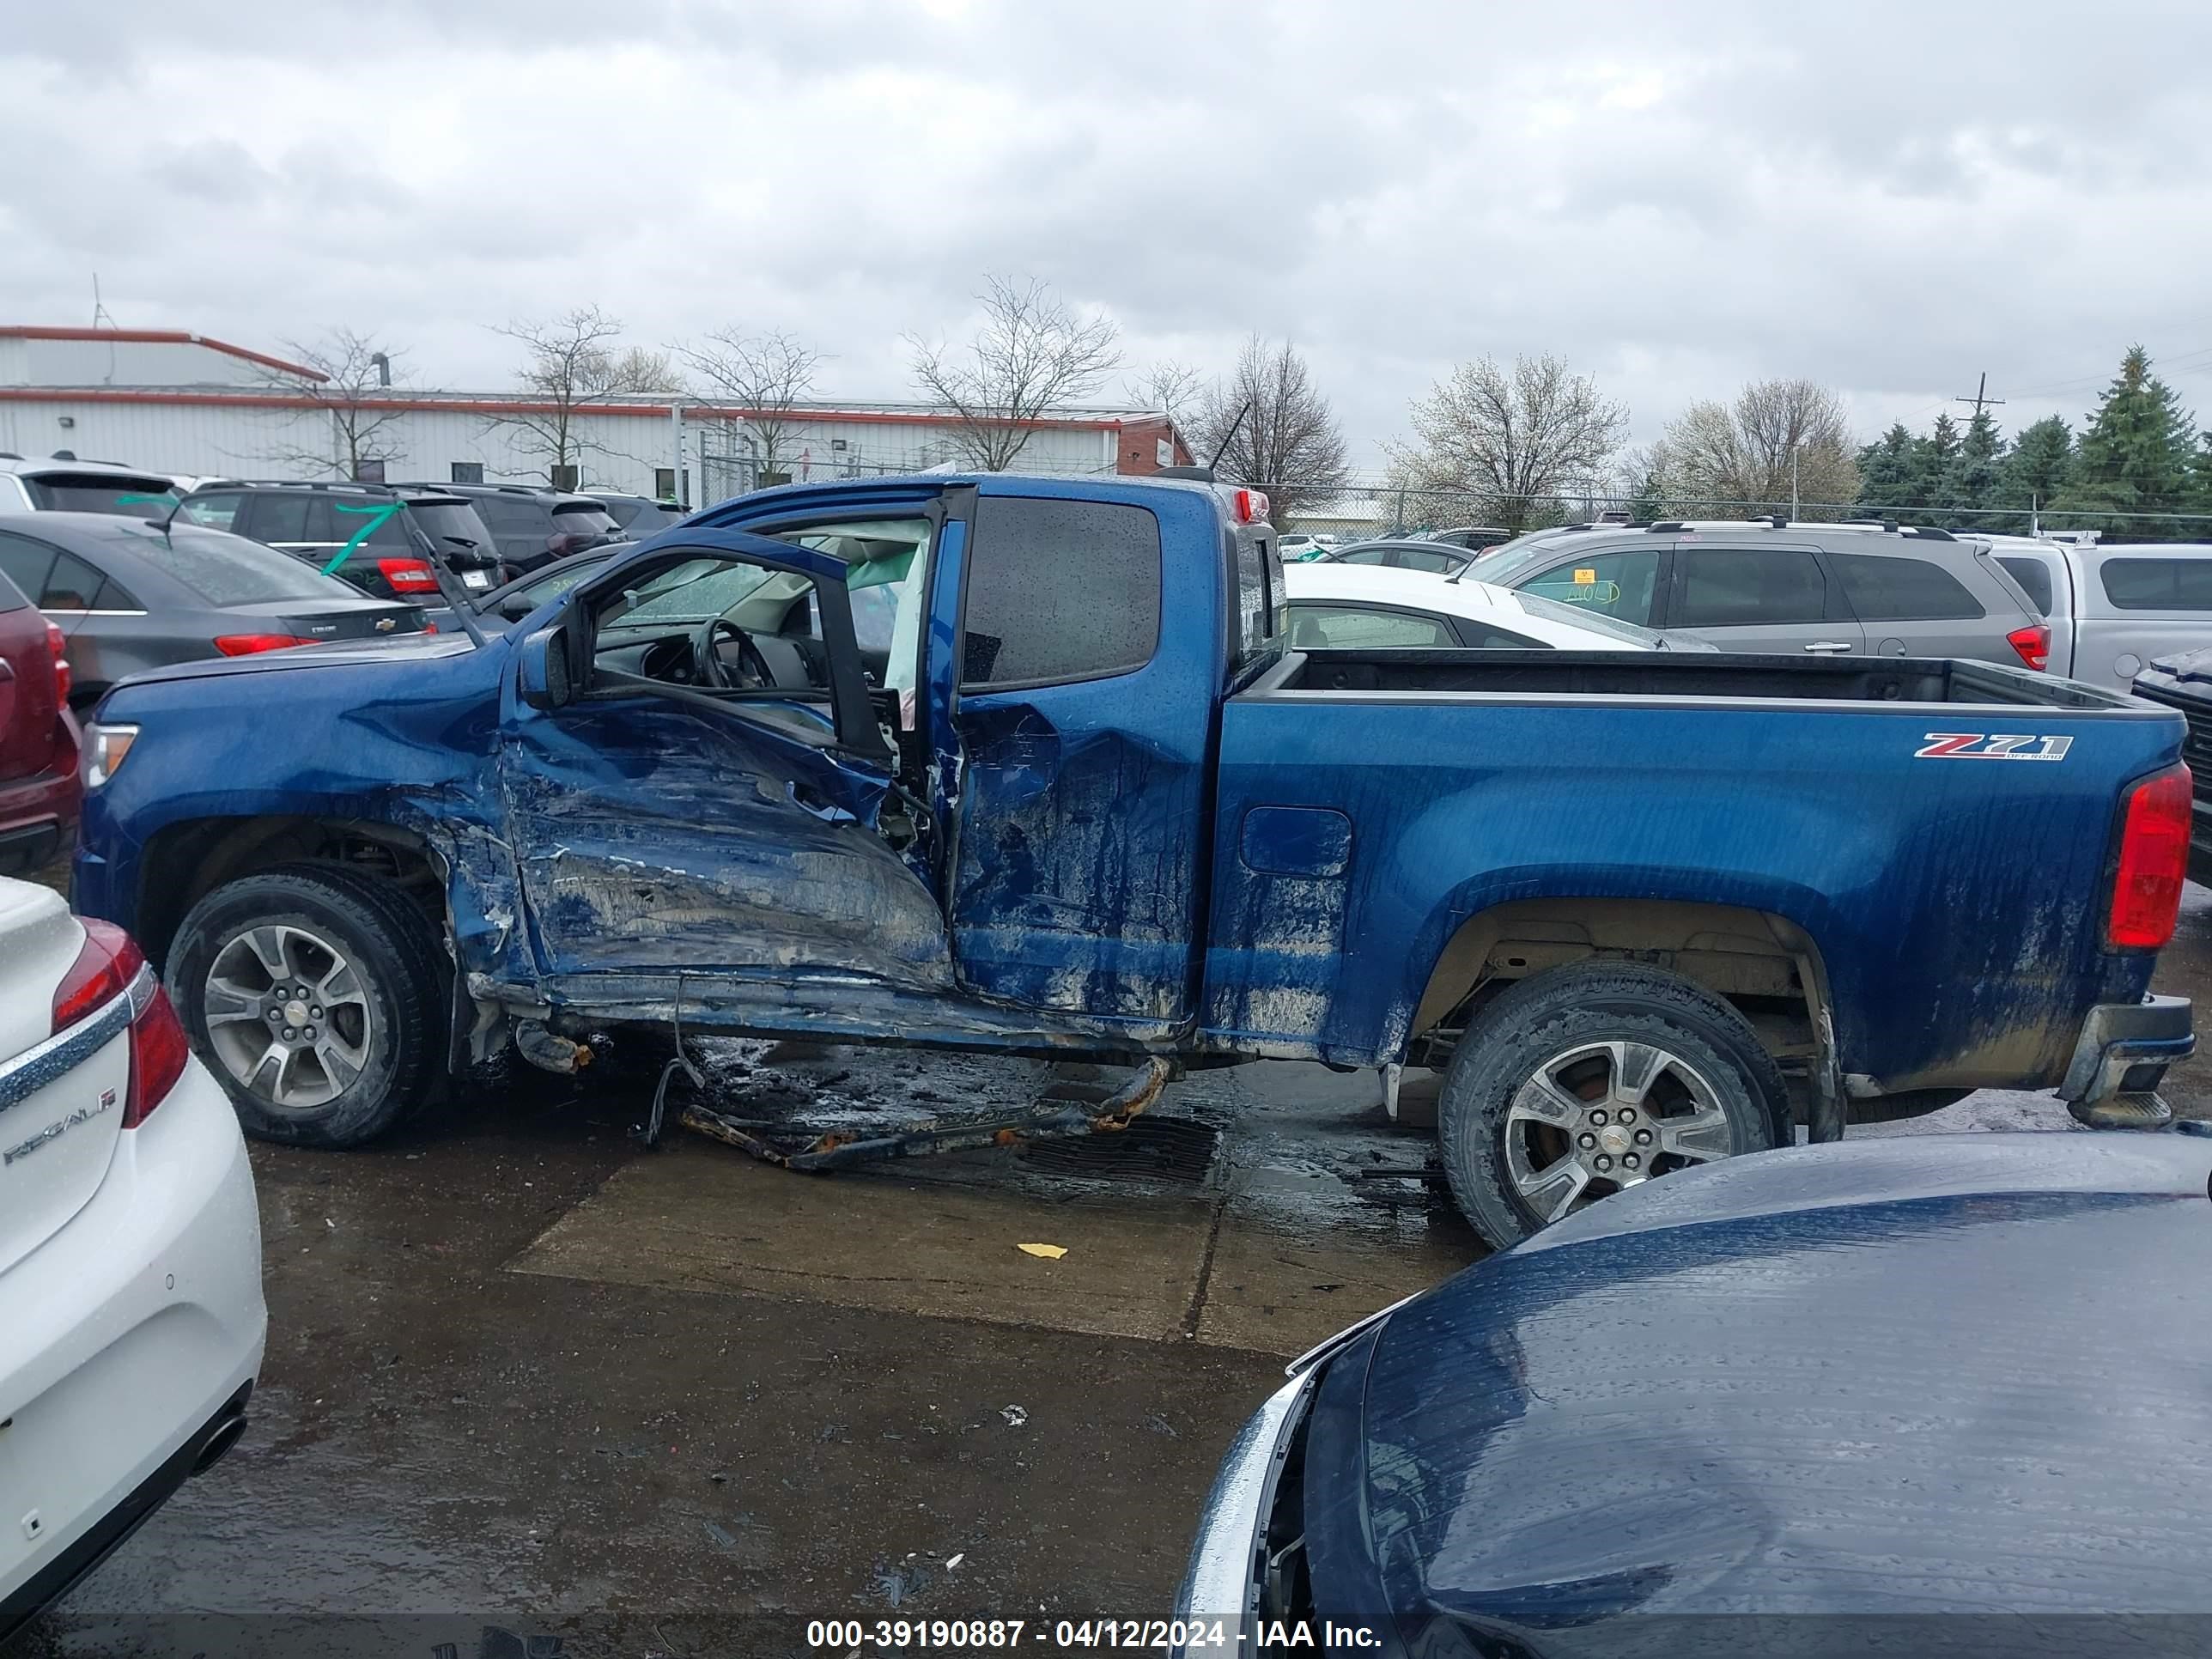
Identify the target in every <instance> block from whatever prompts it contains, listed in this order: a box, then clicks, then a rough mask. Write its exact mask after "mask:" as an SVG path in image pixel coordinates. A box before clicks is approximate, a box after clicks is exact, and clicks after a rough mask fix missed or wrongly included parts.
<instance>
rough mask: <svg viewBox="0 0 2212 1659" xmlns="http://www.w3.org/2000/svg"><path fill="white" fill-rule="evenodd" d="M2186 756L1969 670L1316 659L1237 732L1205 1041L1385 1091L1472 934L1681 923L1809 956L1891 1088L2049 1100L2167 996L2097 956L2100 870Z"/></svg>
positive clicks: (2099, 711)
mask: <svg viewBox="0 0 2212 1659" xmlns="http://www.w3.org/2000/svg"><path fill="white" fill-rule="evenodd" d="M2183 733H2184V726H2183V723H2182V720H2181V718H2180V716H2179V715H2178V714H2174V713H2172V711H2170V710H2167V709H2162V708H2154V707H2153V706H2151V705H2150V704H2148V703H2144V702H2136V701H2135V700H2133V699H2130V698H2127V697H2124V696H2119V695H2118V694H2117V693H2114V692H2109V691H2106V690H2101V689H2099V688H2096V687H2093V686H2087V685H2081V684H2075V683H2074V682H2071V681H2067V680H2051V679H2046V678H2043V677H2042V676H2040V675H2038V674H2034V673H2031V672H2028V671H2025V670H2022V671H2011V670H2008V669H2003V668H1999V667H1995V666H1992V665H1987V664H1980V663H1963V662H1951V661H1939V660H1932V659H1914V658H1884V659H1875V660H1867V661H1859V662H1851V661H1848V660H1846V661H1836V660H1833V659H1805V660H1800V659H1796V658H1789V657H1775V656H1753V655H1747V654H1746V655H1737V654H1734V653H1703V652H1699V653H1682V654H1680V655H1676V654H1674V653H1665V652H1640V653H1635V654H1633V655H1631V654H1627V653H1589V654H1585V653H1567V652H1551V651H1530V652H1507V651H1435V652H1417V651H1371V652H1356V651H1344V652H1336V651H1330V652H1315V653H1309V654H1298V653H1293V654H1292V655H1291V656H1290V657H1289V658H1287V659H1285V660H1284V661H1282V662H1280V663H1278V664H1276V665H1273V667H1271V668H1270V669H1269V670H1268V671H1266V672H1265V673H1264V674H1262V675H1261V677H1259V678H1258V679H1256V680H1255V683H1254V684H1251V685H1250V686H1249V687H1247V688H1246V689H1244V690H1242V691H1239V692H1237V693H1236V694H1235V695H1233V696H1231V697H1230V698H1229V700H1228V701H1227V702H1226V703H1225V705H1224V707H1223V711H1222V726H1221V740H1220V760H1219V778H1220V787H1219V792H1218V811H1217V827H1216V830H1215V842H1214V847H1215V852H1214V868H1215V870H1216V872H1217V876H1216V880H1217V893H1216V897H1215V902H1214V908H1213V923H1212V934H1211V937H1210V939H1209V958H1208V964H1207V969H1206V984H1207V987H1208V995H1209V1006H1208V1007H1207V1010H1206V1022H1205V1023H1206V1025H1207V1027H1208V1028H1209V1029H1210V1030H1213V1031H1216V1032H1220V1033H1223V1034H1225V1035H1226V1036H1230V1037H1231V1039H1232V1040H1233V1041H1234V1042H1237V1043H1238V1044H1241V1045H1242V1046H1243V1047H1246V1048H1257V1049H1259V1050H1260V1051H1261V1052H1263V1053H1267V1054H1280V1055H1284V1056H1286V1057H1304V1056H1307V1055H1310V1056H1313V1057H1316V1058H1319V1059H1323V1060H1334V1061H1338V1062H1342V1063H1348V1064H1355V1065H1357V1064H1372V1063H1375V1061H1376V1060H1377V1059H1378V1058H1379V1059H1387V1058H1389V1057H1390V1056H1391V1055H1393V1054H1395V1053H1396V1052H1398V1051H1399V1048H1400V1047H1401V1044H1402V1043H1403V1042H1404V1040H1405V1039H1406V1037H1407V1036H1408V1035H1409V1034H1410V1030H1411V1028H1410V1021H1411V1019H1412V1016H1413V1011H1414V1010H1415V1009H1416V1007H1417V1006H1419V1003H1420V1001H1421V999H1422V995H1423V991H1424V987H1425V983H1426V981H1427V977H1428V975H1429V973H1430V970H1431V966H1432V964H1434V963H1436V962H1437V960H1438V957H1439V955H1440V953H1441V952H1442V951H1443V949H1444V946H1445V944H1446V942H1447V941H1448V940H1449V939H1450V938H1451V937H1452V936H1453V934H1454V933H1455V932H1456V931H1457V929H1458V928H1459V927H1460V926H1461V925H1462V923H1463V922H1465V921H1467V920H1468V919H1469V918H1470V917H1473V916H1474V915H1480V914H1481V913H1482V912H1484V911H1486V910H1487V909H1489V908H1492V907H1494V906H1497V905H1501V904H1509V903H1515V902H1522V901H1540V900H1547V899H1552V898H1571V899H1575V900H1577V901H1583V900H1589V901H1598V900H1603V901H1616V900H1619V901H1627V902H1639V903H1644V902H1684V903H1693V904H1705V905H1719V906H1728V907H1734V908H1737V909H1739V910H1743V911H1750V912H1756V913H1759V914H1760V915H1769V916H1774V917H1778V918H1781V919H1782V920H1784V921H1788V922H1789V923H1790V924H1791V925H1793V926H1794V927H1796V928H1798V929H1800V930H1801V931H1802V933H1804V934H1805V935H1806V936H1808V937H1809V938H1810V939H1812V940H1813V941H1814V946H1815V948H1816V950H1817V951H1818V952H1819V953H1820V957H1822V958H1823V959H1824V962H1825V973H1826V976H1827V978H1828V980H1829V982H1830V985H1831V987H1832V991H1833V993H1834V1002H1835V1005H1836V1007H1837V1010H1838V1014H1837V1025H1838V1033H1837V1034H1838V1041H1839V1046H1840V1049H1841V1052H1842V1054H1843V1055H1844V1061H1845V1066H1844V1069H1845V1071H1846V1072H1847V1073H1865V1074H1867V1075H1868V1076H1869V1077H1870V1078H1871V1079H1874V1080H1875V1084H1874V1085H1869V1086H1878V1087H1879V1088H1880V1090H1881V1091H1884V1092H1887V1091H1909V1090H1912V1089H1921V1088H1943V1087H1954V1086H1959V1087H1963V1086H1981V1085H1982V1084H1983V1083H1984V1081H1985V1080H1987V1079H1992V1078H2000V1077H2001V1078H2003V1079H2006V1080H2007V1081H2008V1083H2010V1084H2011V1085H2015V1086H2021V1085H2027V1086H2036V1085H2042V1086H2048V1085H2053V1084H2055V1083H2056V1082H2057V1079H2058V1077H2059V1075H2060V1074H2062V1073H2063V1070H2064V1067H2065V1065H2066V1063H2067V1060H2068V1058H2069V1054H2070V1053H2071V1045H2072V1043H2073V1042H2074V1039H2075V1036H2076V1035H2077V1034H2078V1032H2079V1030H2080V1029H2081V1020H2082V1018H2083V1017H2084V1014H2085V1012H2086V1010H2087V1007H2088V1006H2090V1005H2091V1004H2092V1003H2093V1002H2096V1001H2132V1000H2135V999H2136V998H2138V997H2139V996H2140V995H2141V994H2142V991H2143V990H2144V989H2145V987H2147V985H2148V979H2149V973H2150V960H2151V959H2150V957H2148V955H2147V954H2144V953H2140V952H2138V953H2135V954H2132V955H2129V954H2112V953H2108V952H2106V951H2104V950H2103V948H2102V946H2101V943H2100V939H2101V922H2102V915H2103V911H2104V907H2105V903H2106V896H2107V895H2108V894H2109V892H2110V890H2111V884H2112V875H2111V870H2110V867H2109V864H2108V860H2109V858H2110V856H2111V849H2112V845H2113V839H2114V836H2115V835H2116V833H2117V825H2118V807H2119V803H2120V801H2121V799H2122V797H2123V793H2124V790H2125V789H2126V787H2128V786H2129V785H2130V783H2131V782H2132V781H2136V780H2137V779H2141V778H2144V777H2147V776H2148V775H2151V774H2152V773H2154V771H2157V770H2158V769H2161V768H2163V767H2167V766H2171V765H2172V763H2174V762H2175V760H2176V759H2177V758H2179V754H2180V750H2181V740H2182V737H2183ZM1284 987H1295V988H1296V990H1297V994H1296V995H1291V994H1286V993H1285V988H1284Z"/></svg>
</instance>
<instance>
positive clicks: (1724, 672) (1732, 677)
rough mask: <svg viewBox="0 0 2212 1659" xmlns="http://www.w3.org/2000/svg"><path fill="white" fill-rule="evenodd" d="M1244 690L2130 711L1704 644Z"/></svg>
mask: <svg viewBox="0 0 2212 1659" xmlns="http://www.w3.org/2000/svg"><path fill="white" fill-rule="evenodd" d="M1251 691H1252V692H1253V693H1255V694H1265V693H1270V692H1283V691H1362V692H1374V691H1386V692H1387V691H1401V692H1411V693H1418V694H1423V695H1428V696H1434V695H1437V694H1439V693H1460V694H1474V695H1488V696H1588V697H1658V698H1665V699H1668V700H1674V699H1678V698H1699V699H1705V698H1711V697H1735V698H1746V699H1756V700H1759V701H1767V702H1771V701H1775V700H1785V701H1790V702H1887V703H1896V702H1906V703H1977V704H1983V705H1999V706H2005V705H2011V706H2023V705H2024V706H2027V707H2033V708H2065V709H2075V710H2080V711H2081V712H2083V713H2090V712H2094V711H2097V710H2100V709H2109V710H2112V711H2115V712H2120V711H2126V710H2130V709H2131V708H2136V705H2135V704H2133V703H2132V702H2130V699H2128V698H2126V697H2124V696H2121V695H2120V694H2119V693H2118V692H2117V691H2108V690H2103V689H2102V688H2100V687H2097V686H2090V685H2082V684H2077V683H2076V682H2075V681H2072V680H2058V679H2051V678H2046V677H2045V676H2044V675H2041V674H2037V673H2033V672H2031V671H2027V670H2026V669H2009V668H1999V667H1996V666H1994V665H1990V664H1989V663H1979V662H1954V661H1950V660H1948V659H1936V658H1923V657H1878V658H1859V659H1852V658H1849V657H1821V656H1810V655H1808V656H1803V657H1785V656H1755V655H1752V654H1750V653H1735V652H1710V653H1708V652H1702V651H1700V652H1685V653H1680V654H1676V653H1670V652H1664V651H1638V652H1622V651H1592V652H1583V651H1403V650H1392V651H1310V652H1304V653H1292V654H1291V656H1289V657H1288V658H1286V659H1285V660H1284V661H1283V662H1282V663H1281V664H1280V665H1278V666H1277V667H1276V668H1275V669H1274V670H1273V671H1271V672H1270V673H1269V674H1267V676H1266V678H1264V679H1263V680H1262V681H1261V682H1260V683H1259V684H1255V685H1254V686H1253V687H1252V688H1251Z"/></svg>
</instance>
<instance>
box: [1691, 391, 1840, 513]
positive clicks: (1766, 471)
mask: <svg viewBox="0 0 2212 1659" xmlns="http://www.w3.org/2000/svg"><path fill="white" fill-rule="evenodd" d="M1793 455H1794V456H1795V457H1796V485H1797V488H1796V494H1797V495H1799V496H1800V497H1802V499H1803V500H1805V501H1832V502H1850V501H1856V500H1857V498H1858V489H1859V468H1858V459H1857V444H1856V443H1855V442H1854V441H1853V439H1852V435H1851V422H1850V412H1849V411H1848V410H1846V409H1845V408H1844V400H1843V399H1842V398H1839V397H1838V396H1837V395H1836V393H1834V392H1831V391H1829V390H1828V389H1827V388H1826V386H1818V385H1815V384H1814V382H1813V381H1811V380H1757V381H1753V383H1752V384H1750V385H1748V386H1745V387H1744V388H1743V390H1742V391H1741V392H1738V393H1737V394H1736V398H1735V402H1734V403H1733V404H1719V403H1715V402H1711V401H1706V402H1702V403H1694V404H1691V405H1690V406H1689V407H1688V408H1687V409H1686V410H1683V411H1682V413H1681V414H1680V416H1677V417H1676V418H1675V419H1674V420H1673V421H1671V422H1668V426H1667V430H1666V433H1665V435H1663V436H1662V438H1661V439H1660V440H1659V441H1658V442H1657V443H1656V444H1655V445H1653V446H1652V449H1651V454H1650V472H1651V473H1652V475H1653V476H1654V477H1655V478H1656V481H1657V483H1658V484H1659V487H1660V489H1662V491H1663V492H1664V494H1665V495H1666V496H1667V498H1668V500H1670V501H1686V502H1692V503H1695V502H1699V501H1710V502H1717V503H1734V502H1739V501H1741V502H1744V503H1747V504H1748V505H1751V506H1753V507H1765V508H1771V509H1773V510H1777V511H1780V510H1783V509H1786V508H1787V507H1789V505H1790V498H1791V495H1792V491H1791V489H1790V459H1791V457H1792V456H1793Z"/></svg>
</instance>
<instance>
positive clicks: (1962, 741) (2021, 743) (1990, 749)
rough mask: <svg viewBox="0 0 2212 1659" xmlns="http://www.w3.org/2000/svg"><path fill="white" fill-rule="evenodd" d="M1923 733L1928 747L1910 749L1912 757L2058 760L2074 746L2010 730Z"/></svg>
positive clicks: (2063, 740)
mask: <svg viewBox="0 0 2212 1659" xmlns="http://www.w3.org/2000/svg"><path fill="white" fill-rule="evenodd" d="M1926 736H1927V738H1928V743H1927V746H1926V747H1924V748H1921V749H1916V750H1913V751H1912V757H1913V758H1914V759H1915V760H2040V761H2061V760H2064V759H2065V758H2066V751H2067V750H2069V749H2071V748H2072V747H2073V746H2074V739H2073V738H2057V737H2047V738H2039V737H2036V736H2034V735H2033V734H2032V733H2028V734H2015V733H2013V732H1928V733H1927V734H1926ZM2031 744H2033V747H2030V745H2031Z"/></svg>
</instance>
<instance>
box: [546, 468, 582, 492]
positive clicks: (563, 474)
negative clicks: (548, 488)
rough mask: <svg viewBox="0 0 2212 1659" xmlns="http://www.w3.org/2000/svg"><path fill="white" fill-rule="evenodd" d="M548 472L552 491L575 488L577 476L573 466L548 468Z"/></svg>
mask: <svg viewBox="0 0 2212 1659" xmlns="http://www.w3.org/2000/svg"><path fill="white" fill-rule="evenodd" d="M548 471H550V473H551V474H552V478H553V488H554V489H574V488H575V487H576V481H577V475H578V472H577V469H576V468H574V467H573V466H556V467H551V468H549V469H548Z"/></svg>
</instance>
